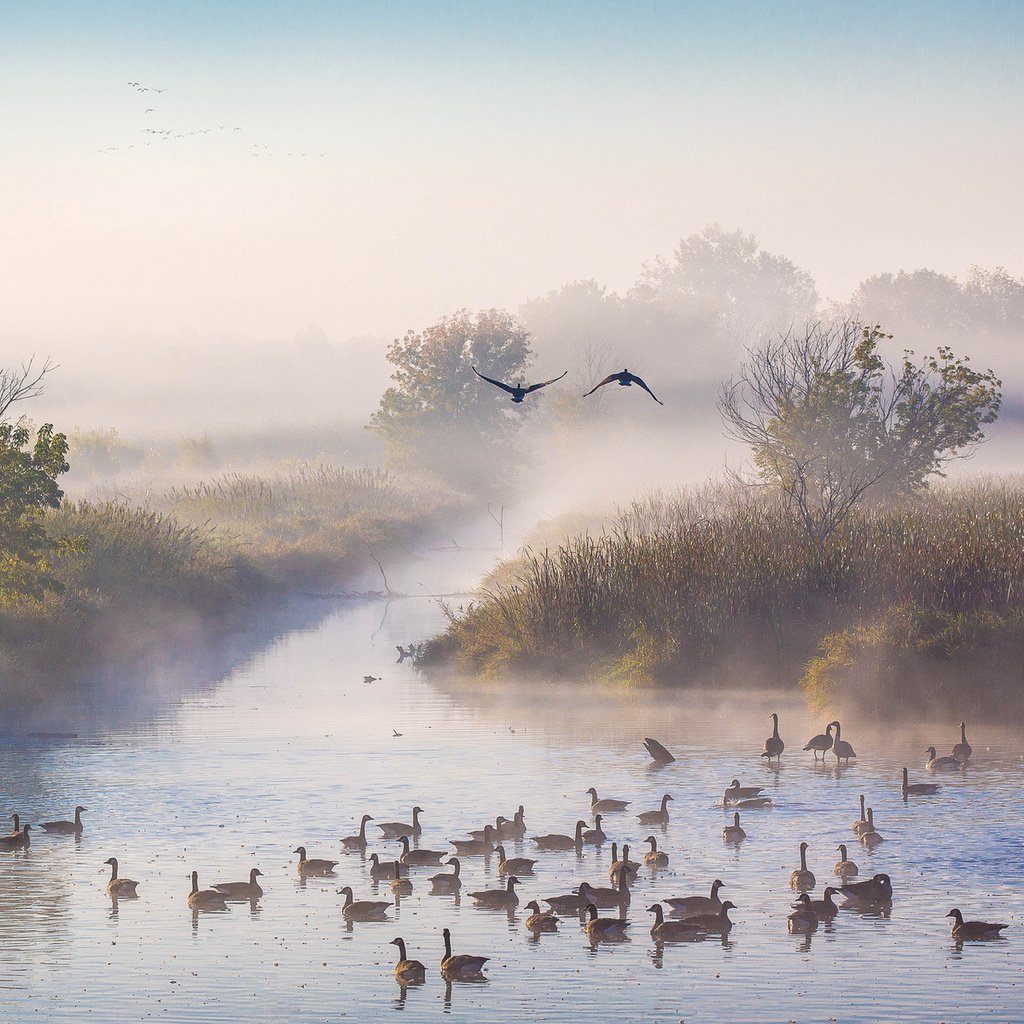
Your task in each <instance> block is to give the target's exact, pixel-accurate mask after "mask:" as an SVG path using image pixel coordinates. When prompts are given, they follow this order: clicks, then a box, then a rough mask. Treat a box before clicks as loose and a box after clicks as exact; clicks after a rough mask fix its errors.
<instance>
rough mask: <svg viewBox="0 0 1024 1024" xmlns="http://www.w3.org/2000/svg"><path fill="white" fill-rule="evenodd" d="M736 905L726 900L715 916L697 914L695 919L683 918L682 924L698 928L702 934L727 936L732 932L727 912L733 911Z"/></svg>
mask: <svg viewBox="0 0 1024 1024" xmlns="http://www.w3.org/2000/svg"><path fill="white" fill-rule="evenodd" d="M735 909H736V904H735V903H733V902H732V901H731V900H726V901H725V902H724V903H723V904H722V906H721V908H720V909H719V910H718V912H717V913H715V914H699V915H697V916H696V917H687V918H684V922H685V923H686V924H688V925H690V926H691V927H692V928H698V929H700V931H702V932H708V933H712V934H715V935H728V934H729V932H730V931H732V921H730V920H729V911H730V910H735Z"/></svg>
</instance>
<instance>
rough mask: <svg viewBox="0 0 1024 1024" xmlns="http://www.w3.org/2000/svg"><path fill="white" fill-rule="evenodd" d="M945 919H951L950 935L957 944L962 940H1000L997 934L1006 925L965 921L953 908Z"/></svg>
mask: <svg viewBox="0 0 1024 1024" xmlns="http://www.w3.org/2000/svg"><path fill="white" fill-rule="evenodd" d="M946 917H951V918H953V926H952V935H953V938H954V939H956V940H957V941H959V942H962V941H963V940H964V939H1001V938H1002V937H1003V936H1002V935H1000V934H999V933H1000V932H1001V931H1002V930H1003V929H1004V928H1009V927H1010V926H1009V925H1008V924H995V923H990V922H988V921H965V920H964V915H963V914H961V913H960V911H959V910H957V908H956V907H954V908H953V909H952V910H951V911H950V912H949V913H948V914H947V915H946Z"/></svg>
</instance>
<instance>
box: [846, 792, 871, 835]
mask: <svg viewBox="0 0 1024 1024" xmlns="http://www.w3.org/2000/svg"><path fill="white" fill-rule="evenodd" d="M867 828H868V816H867V811H866V810H864V794H863V793H861V795H860V817H859V818H858V819H857V820H856V821H855V822H854V823H853V824H852V825H851V826H850V831H851V832H854V833H856V834H857V835H860V834H861V832H866V831H867Z"/></svg>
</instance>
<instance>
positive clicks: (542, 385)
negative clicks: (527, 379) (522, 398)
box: [526, 370, 569, 394]
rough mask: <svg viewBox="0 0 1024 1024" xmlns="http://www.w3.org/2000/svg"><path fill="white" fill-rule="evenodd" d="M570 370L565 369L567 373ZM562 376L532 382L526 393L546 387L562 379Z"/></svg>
mask: <svg viewBox="0 0 1024 1024" xmlns="http://www.w3.org/2000/svg"><path fill="white" fill-rule="evenodd" d="M568 372H569V371H568V370H566V371H565V373H568ZM565 373H563V374H562V377H564V376H565ZM562 377H552V378H551V380H546V381H544V382H543V383H541V384H531V385H530V386H529V387H528V388H527V389H526V393H527V394H529V393H530V392H531V391H539V390H540V389H541V388H546V387H547V386H548V385H549V384H554V383H555V381H556V380H561V379H562Z"/></svg>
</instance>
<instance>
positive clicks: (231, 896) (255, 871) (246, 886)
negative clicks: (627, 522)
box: [114, 868, 263, 900]
mask: <svg viewBox="0 0 1024 1024" xmlns="http://www.w3.org/2000/svg"><path fill="white" fill-rule="evenodd" d="M114 870H115V871H116V870H117V868H115V869H114ZM262 874H263V872H262V871H260V869H259V868H250V869H249V881H248V882H218V883H217V884H216V885H214V889H216V890H217V892H222V893H224V898H225V899H228V900H258V899H259V898H260V897H261V896H262V895H263V889H262V888H260V883H259V882H257V881H256V878H257V876H258V875H262Z"/></svg>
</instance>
